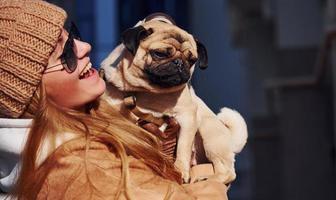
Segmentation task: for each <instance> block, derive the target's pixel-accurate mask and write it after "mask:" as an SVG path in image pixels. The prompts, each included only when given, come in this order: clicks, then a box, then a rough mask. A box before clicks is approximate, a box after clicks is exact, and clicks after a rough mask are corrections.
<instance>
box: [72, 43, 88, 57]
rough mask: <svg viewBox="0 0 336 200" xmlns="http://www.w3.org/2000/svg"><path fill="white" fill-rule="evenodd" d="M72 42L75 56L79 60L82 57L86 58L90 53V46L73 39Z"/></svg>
mask: <svg viewBox="0 0 336 200" xmlns="http://www.w3.org/2000/svg"><path fill="white" fill-rule="evenodd" d="M74 42H75V46H76V50H77V52H76V54H77V57H78V58H79V59H80V58H83V57H84V56H87V54H89V53H90V51H91V45H90V44H89V43H87V42H83V41H80V40H76V39H74Z"/></svg>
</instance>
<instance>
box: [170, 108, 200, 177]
mask: <svg viewBox="0 0 336 200" xmlns="http://www.w3.org/2000/svg"><path fill="white" fill-rule="evenodd" d="M176 119H177V121H178V122H179V123H180V126H181V129H180V133H179V139H178V142H177V150H176V161H175V166H176V167H177V168H178V169H179V170H180V172H181V173H182V178H183V181H184V182H185V183H189V181H190V175H189V169H190V160H191V153H192V145H193V142H194V138H195V135H196V132H197V125H196V124H197V123H196V116H194V115H189V114H188V113H186V114H183V115H181V116H176Z"/></svg>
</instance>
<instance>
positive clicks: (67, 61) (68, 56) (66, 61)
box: [44, 22, 81, 74]
mask: <svg viewBox="0 0 336 200" xmlns="http://www.w3.org/2000/svg"><path fill="white" fill-rule="evenodd" d="M68 33H69V35H68V39H67V41H66V42H65V45H64V48H63V52H62V54H61V56H60V59H61V63H60V64H57V65H53V66H50V67H47V68H46V69H45V72H44V73H45V74H46V73H50V72H55V71H62V70H65V71H66V72H68V73H69V74H71V73H72V72H74V71H75V70H76V68H77V55H76V53H75V50H74V45H75V42H74V39H76V40H80V38H81V37H80V33H79V31H78V28H77V26H76V25H75V24H74V23H73V22H71V25H70V29H69V31H68ZM60 65H62V66H63V68H62V69H57V70H50V71H49V69H52V68H55V67H58V66H60ZM47 70H48V71H47Z"/></svg>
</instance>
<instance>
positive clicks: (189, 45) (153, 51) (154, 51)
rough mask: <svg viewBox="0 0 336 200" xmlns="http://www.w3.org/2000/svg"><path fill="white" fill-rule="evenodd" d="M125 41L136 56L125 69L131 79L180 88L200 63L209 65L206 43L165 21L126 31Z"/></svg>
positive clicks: (165, 87)
mask: <svg viewBox="0 0 336 200" xmlns="http://www.w3.org/2000/svg"><path fill="white" fill-rule="evenodd" d="M122 42H123V44H124V45H125V47H126V48H127V50H128V52H129V53H130V54H129V55H130V56H131V57H132V56H133V57H134V58H133V59H132V62H133V63H132V64H131V65H130V67H128V69H127V70H125V69H124V74H125V76H128V77H131V79H133V81H131V82H136V81H134V80H138V81H139V82H142V83H144V82H145V83H147V84H149V86H152V87H154V88H162V89H168V88H172V87H180V86H183V85H185V83H187V82H188V81H189V79H190V78H191V75H192V73H193V70H194V69H193V66H194V64H195V63H196V62H197V63H198V65H199V66H200V68H202V69H204V68H206V67H207V52H206V49H205V48H204V46H203V45H202V44H201V43H199V42H198V41H196V40H195V39H194V37H193V36H192V35H190V34H189V33H187V32H186V31H184V30H182V29H180V28H179V27H177V26H175V25H173V24H169V23H166V22H163V21H158V20H153V21H148V22H145V23H144V24H142V25H140V26H137V27H134V28H130V29H128V30H126V31H125V32H124V33H123V34H122ZM140 79H141V81H140Z"/></svg>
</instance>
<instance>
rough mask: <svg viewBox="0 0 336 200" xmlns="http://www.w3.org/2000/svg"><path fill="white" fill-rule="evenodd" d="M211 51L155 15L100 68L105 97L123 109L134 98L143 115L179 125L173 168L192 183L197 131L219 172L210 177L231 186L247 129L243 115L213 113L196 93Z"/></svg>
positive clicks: (228, 111)
mask: <svg viewBox="0 0 336 200" xmlns="http://www.w3.org/2000/svg"><path fill="white" fill-rule="evenodd" d="M207 59H208V57H207V51H206V48H205V47H204V45H203V44H201V43H200V42H199V41H197V40H196V39H195V38H194V37H193V36H192V35H191V34H189V33H187V32H186V31H185V30H183V29H181V28H179V27H178V26H176V25H175V24H174V22H173V20H172V19H171V18H170V17H169V16H167V15H165V14H157V15H156V16H155V17H151V18H150V19H149V20H148V18H147V19H146V20H145V21H142V22H140V23H138V25H137V26H135V27H132V28H129V29H127V30H126V31H125V32H123V33H122V44H120V45H119V46H118V47H117V48H116V49H115V50H114V51H113V52H112V53H111V54H110V55H109V56H108V57H107V58H106V59H105V60H104V61H103V62H102V64H101V69H104V73H105V74H104V75H105V79H106V81H107V83H108V84H107V92H106V98H107V99H108V101H109V102H110V104H112V105H114V106H115V107H117V108H119V109H120V111H122V109H124V106H123V99H124V97H125V96H127V95H129V94H132V95H134V96H135V97H136V106H137V107H138V108H139V110H141V112H143V113H150V114H152V115H153V116H155V117H162V116H172V117H175V119H176V120H177V121H178V122H179V124H180V130H179V136H178V142H177V150H176V160H175V166H176V167H177V169H179V170H180V172H181V174H182V178H183V181H184V182H186V183H187V182H189V181H190V175H189V170H190V163H191V155H192V148H193V142H194V139H195V135H196V133H197V132H199V134H200V136H201V138H202V143H203V146H204V151H205V155H206V157H207V159H208V160H209V161H211V162H212V163H213V167H214V172H215V174H214V175H213V176H211V177H207V178H210V179H215V180H218V181H220V182H223V183H230V182H231V181H233V180H234V179H235V177H236V174H235V169H234V156H235V154H236V153H238V152H240V151H241V150H242V148H243V147H244V145H245V143H246V139H247V129H246V124H245V121H244V119H243V118H242V117H241V115H240V114H239V113H238V112H236V111H233V110H231V109H228V108H223V109H222V110H221V112H220V113H219V114H218V115H216V114H214V113H213V112H212V111H211V110H210V109H209V108H208V107H207V106H206V104H205V103H204V102H203V101H202V100H201V99H200V98H199V97H198V96H197V95H196V94H195V92H194V90H193V88H192V87H191V85H190V84H189V83H190V79H191V76H192V74H193V71H194V69H195V65H197V66H199V67H200V68H201V69H205V68H206V67H207Z"/></svg>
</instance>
